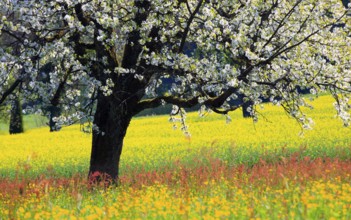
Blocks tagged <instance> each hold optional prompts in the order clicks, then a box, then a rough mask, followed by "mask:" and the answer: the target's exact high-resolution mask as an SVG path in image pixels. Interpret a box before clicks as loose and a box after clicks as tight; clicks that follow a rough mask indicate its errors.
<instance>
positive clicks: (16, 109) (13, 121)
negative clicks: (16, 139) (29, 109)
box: [9, 94, 23, 134]
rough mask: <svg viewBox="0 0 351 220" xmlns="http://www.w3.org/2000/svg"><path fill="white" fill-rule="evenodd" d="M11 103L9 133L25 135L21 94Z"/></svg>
mask: <svg viewBox="0 0 351 220" xmlns="http://www.w3.org/2000/svg"><path fill="white" fill-rule="evenodd" d="M11 102H12V103H11V111H10V126H9V133H10V134H20V133H23V116H22V106H21V102H20V97H19V94H17V95H15V97H14V99H13V100H12V101H11Z"/></svg>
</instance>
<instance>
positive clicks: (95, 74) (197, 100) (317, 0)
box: [0, 0, 351, 180]
mask: <svg viewBox="0 0 351 220" xmlns="http://www.w3.org/2000/svg"><path fill="white" fill-rule="evenodd" d="M343 3H344V4H345V1H341V0H232V1H226V0H221V1H218V0H178V1H164V0H153V1H148V0H134V1H129V0H128V1H127V0H113V1H112V0H111V1H102V0H77V1H72V0H54V1H48V0H27V1H11V0H2V1H1V2H0V8H1V9H2V12H1V14H2V18H1V20H0V31H1V32H0V35H1V36H2V37H5V38H7V41H6V42H8V43H7V45H5V46H3V47H2V48H1V49H0V58H1V63H0V65H1V67H0V81H1V82H2V83H1V84H0V100H1V101H2V102H3V100H5V99H6V97H7V96H8V95H9V94H10V93H11V90H13V89H14V88H15V87H16V86H21V87H22V88H21V91H23V93H24V94H23V97H24V99H26V98H28V99H29V98H31V97H33V96H36V97H40V98H41V100H42V102H50V100H52V99H53V97H55V94H56V92H57V90H58V88H59V87H60V86H61V87H62V86H64V87H65V90H64V92H65V94H64V95H63V96H62V97H56V98H57V99H61V100H62V103H63V105H64V108H65V109H69V113H70V114H68V115H62V116H60V117H58V118H56V120H57V121H59V122H68V123H70V122H72V121H74V120H75V119H84V118H87V117H90V116H92V118H93V132H92V133H93V135H92V136H93V137H92V152H91V160H90V170H89V174H90V175H92V174H94V173H96V172H99V173H102V174H104V175H107V176H109V177H110V178H111V179H112V180H116V179H117V177H118V164H119V160H120V155H121V152H122V145H123V138H124V136H125V134H126V131H127V128H128V125H129V123H130V120H131V119H132V117H133V116H134V115H136V114H137V113H139V112H140V111H142V110H144V109H148V108H155V107H158V106H160V105H163V104H166V103H169V104H173V105H174V108H173V111H172V120H179V121H180V122H181V123H183V122H184V117H180V118H177V117H176V115H179V116H183V114H184V111H183V108H187V107H193V106H197V105H198V106H201V110H207V109H210V110H212V111H214V112H216V113H219V114H227V113H228V112H229V111H233V110H235V109H237V108H239V107H240V104H237V105H235V104H233V103H238V102H235V100H237V99H238V98H239V97H240V98H242V97H245V98H247V99H249V100H250V102H251V103H253V104H254V105H253V107H251V108H250V109H249V111H250V112H251V114H252V115H253V117H254V119H257V111H256V108H255V107H254V106H257V105H259V104H260V103H261V102H262V99H269V100H270V101H271V102H272V103H274V104H275V105H279V106H281V107H283V108H284V109H285V110H286V111H287V112H288V113H289V114H290V115H291V116H293V117H295V118H296V119H297V120H298V121H299V122H301V123H302V124H303V125H304V126H305V127H306V128H308V126H309V120H308V118H307V117H306V116H305V115H304V114H303V112H302V111H301V109H300V107H301V106H308V105H307V104H306V102H305V101H304V98H303V97H302V95H301V94H300V93H299V90H300V89H306V88H307V89H309V90H310V92H311V93H312V94H314V95H318V94H319V93H321V92H326V91H328V92H330V93H331V94H332V95H333V96H334V97H335V99H336V102H335V107H336V110H337V113H338V115H339V116H340V117H341V118H342V119H343V121H344V123H345V125H348V124H349V123H350V115H349V113H348V110H349V105H348V101H349V100H348V97H349V95H348V94H349V92H351V87H350V83H351V71H350V68H351V49H350V48H351V45H350V38H349V37H350V25H351V21H350V20H351V19H350V17H348V13H349V12H348V10H347V9H346V8H345V7H344V5H343ZM12 15H16V17H17V19H12V20H11V19H8V18H9V17H10V16H12ZM13 45H16V48H19V52H18V53H13V51H12V50H11V48H12V47H13ZM189 45H195V46H193V47H195V49H193V50H192V53H193V54H192V55H189V54H188V53H185V51H187V50H189ZM49 62H50V63H51V64H52V65H53V66H54V67H55V68H53V69H52V71H51V72H50V73H49V75H50V77H49V79H50V80H46V81H45V80H40V78H41V73H40V71H39V70H40V68H41V67H43V66H44V65H45V64H47V63H49ZM167 80H172V82H173V83H172V84H171V85H169V86H165V85H163V82H165V81H167ZM167 85H168V84H167ZM161 87H162V91H165V89H166V90H167V91H166V92H163V93H160V92H159V89H160V88H161ZM165 87H166V88H165ZM82 100H83V101H82ZM87 100H90V101H87ZM0 103H1V102H0ZM183 124H184V123H183ZM183 128H184V129H186V127H185V125H183Z"/></svg>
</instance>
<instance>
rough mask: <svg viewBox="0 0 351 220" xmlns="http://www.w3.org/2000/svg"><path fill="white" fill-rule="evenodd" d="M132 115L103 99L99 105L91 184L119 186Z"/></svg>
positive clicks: (109, 99)
mask: <svg viewBox="0 0 351 220" xmlns="http://www.w3.org/2000/svg"><path fill="white" fill-rule="evenodd" d="M131 118H132V115H131V114H128V112H126V110H125V108H123V106H122V107H121V105H120V104H119V103H116V102H115V101H114V100H113V99H112V98H109V97H102V98H101V99H100V100H99V101H98V104H97V108H96V112H95V117H94V125H96V126H97V129H94V130H93V141H92V151H91V158H90V168H89V181H90V183H93V184H96V183H99V184H100V183H102V184H104V185H110V184H116V183H118V172H119V161H120V157H121V153H122V147H123V139H124V136H125V134H126V132H127V128H128V126H129V123H130V120H131Z"/></svg>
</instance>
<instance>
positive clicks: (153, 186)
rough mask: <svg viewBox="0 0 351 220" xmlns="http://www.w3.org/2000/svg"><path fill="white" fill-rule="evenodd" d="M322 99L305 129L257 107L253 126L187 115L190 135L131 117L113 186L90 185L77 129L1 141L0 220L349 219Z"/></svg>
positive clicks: (348, 175) (335, 139) (338, 143)
mask: <svg viewBox="0 0 351 220" xmlns="http://www.w3.org/2000/svg"><path fill="white" fill-rule="evenodd" d="M331 103H332V99H331V98H330V97H329V96H322V97H320V98H318V99H316V100H315V101H314V102H313V106H314V107H315V109H314V110H307V109H306V111H305V112H306V113H307V114H308V115H309V116H311V117H312V118H313V119H314V124H315V125H314V129H313V130H307V131H304V133H303V135H301V134H300V133H301V128H300V126H299V125H298V124H297V123H296V121H295V120H293V119H291V118H289V117H288V116H287V115H286V114H285V113H284V112H283V111H282V110H281V109H279V108H277V107H274V106H271V105H264V108H263V109H262V110H261V114H262V117H261V120H259V122H258V123H253V121H252V119H244V118H242V117H241V112H239V111H238V112H234V113H232V114H231V118H232V122H231V123H229V124H227V123H226V120H225V117H223V116H220V115H214V114H209V115H207V116H206V117H202V118H200V117H198V116H197V114H196V113H189V114H188V116H187V123H188V125H189V132H190V133H191V137H190V138H189V137H185V136H184V135H183V134H182V132H181V131H180V130H173V129H172V124H170V123H168V122H167V121H168V117H167V116H153V117H142V118H136V119H134V120H133V121H132V123H131V125H130V128H129V130H128V133H127V136H126V139H125V145H124V149H123V153H122V159H121V160H122V161H121V178H120V182H121V184H120V186H119V187H117V188H108V189H104V188H102V187H100V188H99V187H94V188H91V186H89V184H87V178H86V173H87V170H88V164H89V153H90V142H91V136H90V135H88V134H85V133H82V132H80V129H79V126H72V127H67V128H64V129H63V130H62V131H60V132H57V133H49V132H48V128H45V127H44V128H38V129H31V130H27V131H26V132H25V133H24V134H21V135H14V136H10V135H7V134H1V135H0V147H1V152H0V161H1V163H0V219H8V218H10V219H111V218H112V219H267V218H270V219H282V218H283V219H284V218H285V219H333V218H334V219H350V218H351V143H350V142H351V139H350V138H349V136H350V131H351V130H350V128H345V127H342V123H341V121H340V120H339V119H337V118H335V110H334V109H333V106H332V104H331Z"/></svg>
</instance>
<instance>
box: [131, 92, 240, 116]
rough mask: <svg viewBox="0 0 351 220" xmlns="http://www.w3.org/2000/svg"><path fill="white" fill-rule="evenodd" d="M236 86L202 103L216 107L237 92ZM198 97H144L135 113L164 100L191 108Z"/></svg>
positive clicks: (155, 105)
mask: <svg viewBox="0 0 351 220" xmlns="http://www.w3.org/2000/svg"><path fill="white" fill-rule="evenodd" d="M237 90H238V89H237V88H234V87H230V88H229V89H227V90H226V91H224V92H223V93H222V94H220V95H218V96H216V97H213V98H209V99H207V100H206V101H204V102H203V103H202V104H203V105H206V106H208V107H209V108H211V109H216V110H217V109H218V108H220V107H221V106H222V105H223V103H224V102H225V101H226V100H227V98H228V97H229V96H231V95H232V94H234V93H236V92H237ZM199 98H200V96H196V97H193V98H189V99H184V98H180V97H176V96H169V95H168V96H167V95H166V96H160V97H157V98H154V99H145V100H142V101H140V102H139V104H138V106H137V107H136V114H137V113H139V112H140V111H142V110H144V109H148V108H156V107H158V106H160V105H162V103H164V102H166V103H168V104H173V105H177V106H179V107H182V108H191V107H194V106H195V105H197V104H200V103H199Z"/></svg>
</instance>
